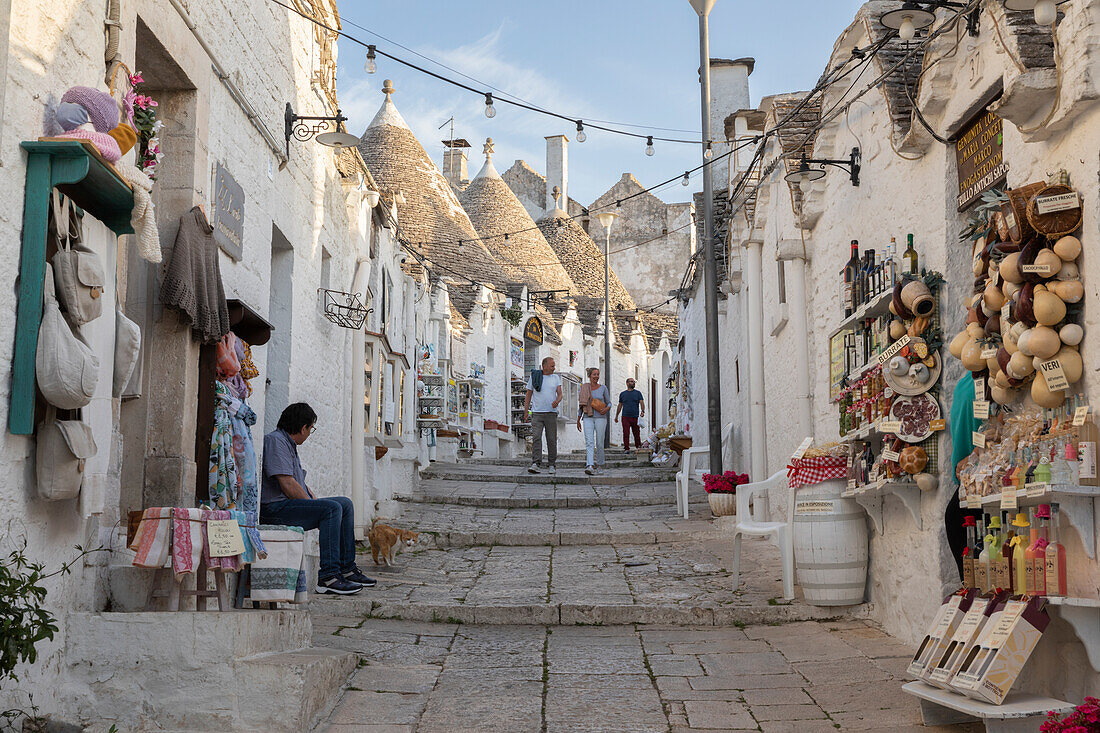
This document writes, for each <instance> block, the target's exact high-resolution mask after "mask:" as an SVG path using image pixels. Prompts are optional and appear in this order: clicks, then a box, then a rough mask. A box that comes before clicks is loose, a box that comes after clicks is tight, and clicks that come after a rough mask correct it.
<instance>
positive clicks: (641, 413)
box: [615, 379, 645, 453]
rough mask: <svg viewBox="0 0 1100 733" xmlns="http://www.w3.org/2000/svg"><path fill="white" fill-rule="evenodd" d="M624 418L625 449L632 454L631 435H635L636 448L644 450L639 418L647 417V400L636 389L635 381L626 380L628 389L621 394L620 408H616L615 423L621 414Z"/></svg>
mask: <svg viewBox="0 0 1100 733" xmlns="http://www.w3.org/2000/svg"><path fill="white" fill-rule="evenodd" d="M620 413H621V414H622V416H623V448H625V449H626V452H627V453H629V452H630V433H631V432H633V433H634V447H635V448H637V449H638V450H641V448H642V437H641V433H640V432H639V430H638V418H641V417H645V399H644V398H643V397H642V393H641V392H639V391H638V390H636V389H634V380H633V379H627V380H626V389H625V390H624V391H622V392H620V393H619V406H618V407H616V408H615V422H619V414H620Z"/></svg>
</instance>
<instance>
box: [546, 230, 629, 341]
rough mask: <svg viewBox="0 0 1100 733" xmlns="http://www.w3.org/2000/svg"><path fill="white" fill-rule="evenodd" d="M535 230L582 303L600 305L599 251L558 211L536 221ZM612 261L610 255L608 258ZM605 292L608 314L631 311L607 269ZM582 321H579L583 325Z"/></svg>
mask: <svg viewBox="0 0 1100 733" xmlns="http://www.w3.org/2000/svg"><path fill="white" fill-rule="evenodd" d="M538 225H539V229H540V230H542V234H543V236H544V237H545V238H546V241H547V242H548V243H549V244H550V247H551V248H552V249H553V250H554V254H555V255H557V257H558V259H559V260H560V261H561V263H562V266H563V267H564V268H565V271H566V272H567V273H568V274H569V277H570V278H572V279H573V283H574V285H576V291H577V293H578V295H579V296H580V297H581V299H583V300H584V301H585V302H586V303H587V302H590V301H591V300H595V299H599V301H600V303H599V306H600V307H602V306H603V249H602V248H601V247H599V246H597V245H596V243H595V242H594V241H592V238H591V237H590V236H588V233H587V232H585V231H584V229H582V228H581V226H580V224H578V223H577V222H576V221H574V220H573V219H571V218H569V217H568V216H566V214H565V212H564V211H562V210H561V209H554V210H553V211H551V212H550V213H549V214H547V215H546V216H544V217H543V218H541V219H539V222H538ZM612 261H614V255H612ZM608 293H609V299H610V301H611V310H612V312H614V311H616V310H634V309H635V308H636V307H637V306H636V305H635V303H634V298H632V297H631V296H630V293H629V292H628V291H627V289H626V288H625V287H624V286H623V284H622V282H621V281H620V280H619V277H618V276H617V275H616V274H615V270H614V269H612V270H611V277H610V278H609V281H608ZM583 320H584V319H583V318H582V322H583Z"/></svg>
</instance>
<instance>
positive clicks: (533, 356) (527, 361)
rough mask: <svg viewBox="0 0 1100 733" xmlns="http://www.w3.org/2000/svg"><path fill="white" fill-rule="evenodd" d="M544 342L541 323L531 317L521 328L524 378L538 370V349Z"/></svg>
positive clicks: (535, 317)
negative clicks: (532, 371) (533, 370)
mask: <svg viewBox="0 0 1100 733" xmlns="http://www.w3.org/2000/svg"><path fill="white" fill-rule="evenodd" d="M544 340H545V334H544V332H543V329H542V321H540V320H539V317H538V316H531V317H530V318H529V319H527V323H526V324H525V325H524V326H523V371H524V372H525V374H524V376H525V377H526V376H528V375H530V374H531V370H532V369H538V368H539V361H540V359H539V347H540V346H542V342H543V341H544Z"/></svg>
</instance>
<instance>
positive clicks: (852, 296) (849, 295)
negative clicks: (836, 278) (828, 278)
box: [844, 239, 859, 317]
mask: <svg viewBox="0 0 1100 733" xmlns="http://www.w3.org/2000/svg"><path fill="white" fill-rule="evenodd" d="M858 274H859V241H858V240H855V239H853V240H852V256H851V257H849V258H848V263H847V264H846V265H844V316H845V317H848V316H850V315H852V313H854V312H855V309H856V307H857V306H856V292H855V288H856V277H857V275H858Z"/></svg>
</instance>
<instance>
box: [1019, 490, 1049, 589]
mask: <svg viewBox="0 0 1100 733" xmlns="http://www.w3.org/2000/svg"><path fill="white" fill-rule="evenodd" d="M1027 513H1028V519H1029V521H1030V523H1031V526H1030V527H1029V528H1028V535H1029V539H1028V543H1027V547H1025V548H1024V593H1026V594H1027V595H1029V596H1034V595H1038V594H1039V591H1038V589H1037V588H1036V587H1035V551H1036V548H1037V547H1038V546H1039V517H1038V515H1037V514H1036V513H1035V510H1033V509H1028V510H1027ZM1045 567H1046V566H1045V565H1044V568H1045Z"/></svg>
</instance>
